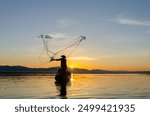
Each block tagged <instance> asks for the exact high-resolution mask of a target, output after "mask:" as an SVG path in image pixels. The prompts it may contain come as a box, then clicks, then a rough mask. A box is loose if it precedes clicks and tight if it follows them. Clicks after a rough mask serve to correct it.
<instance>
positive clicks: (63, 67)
mask: <svg viewBox="0 0 150 116" xmlns="http://www.w3.org/2000/svg"><path fill="white" fill-rule="evenodd" d="M50 61H61V70H62V72H63V73H66V71H67V60H66V56H65V55H61V58H59V59H54V58H51V60H50Z"/></svg>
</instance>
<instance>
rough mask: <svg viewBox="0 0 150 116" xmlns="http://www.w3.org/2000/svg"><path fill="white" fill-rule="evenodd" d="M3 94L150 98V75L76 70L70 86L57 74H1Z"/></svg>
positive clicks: (27, 96)
mask: <svg viewBox="0 0 150 116" xmlns="http://www.w3.org/2000/svg"><path fill="white" fill-rule="evenodd" d="M0 98H6V99H9V98H13V99H14V98H15V99H16V98H19V99H29V98H31V99H32V98H44V99H59V98H87V99H89V98H95V99H97V98H100V99H107V98H114V99H124V98H125V99H128V98H129V99H139V98H140V99H141V98H142V99H144V98H146V99H150V75H137V74H136V75H131V74H130V75H129V74H74V75H73V77H72V80H71V82H69V83H68V84H67V85H66V86H65V85H64V86H60V85H56V84H55V79H54V76H4V77H3V76H0Z"/></svg>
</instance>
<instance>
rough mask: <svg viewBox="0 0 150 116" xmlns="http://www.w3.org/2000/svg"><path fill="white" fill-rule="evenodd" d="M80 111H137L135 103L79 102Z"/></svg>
mask: <svg viewBox="0 0 150 116" xmlns="http://www.w3.org/2000/svg"><path fill="white" fill-rule="evenodd" d="M78 112H135V104H113V105H112V104H103V105H100V104H86V105H82V104H79V105H78Z"/></svg>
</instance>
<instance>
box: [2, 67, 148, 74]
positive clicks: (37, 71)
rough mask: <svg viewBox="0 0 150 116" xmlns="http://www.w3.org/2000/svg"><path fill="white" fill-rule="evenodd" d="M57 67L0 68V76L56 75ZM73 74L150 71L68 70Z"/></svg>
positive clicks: (141, 72)
mask: <svg viewBox="0 0 150 116" xmlns="http://www.w3.org/2000/svg"><path fill="white" fill-rule="evenodd" d="M58 69H59V67H51V68H29V67H25V66H8V65H6V66H0V75H1V76H5V75H6V76H7V75H11V76H12V75H53V74H56V72H57V70H58ZM68 69H69V70H71V71H72V72H73V73H79V74H150V71H111V70H100V69H92V70H88V69H81V68H74V69H71V68H68Z"/></svg>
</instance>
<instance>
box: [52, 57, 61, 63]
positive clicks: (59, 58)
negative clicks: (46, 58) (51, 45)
mask: <svg viewBox="0 0 150 116" xmlns="http://www.w3.org/2000/svg"><path fill="white" fill-rule="evenodd" d="M60 60H61V58H59V59H54V58H51V60H50V62H51V61H60Z"/></svg>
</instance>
